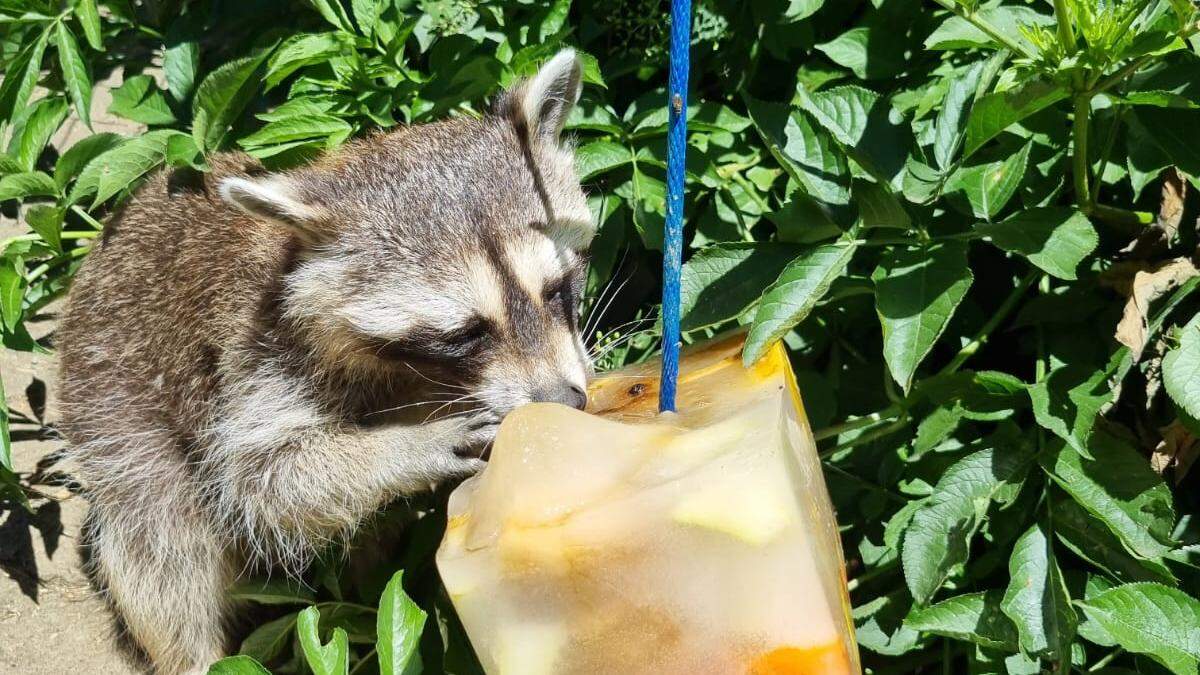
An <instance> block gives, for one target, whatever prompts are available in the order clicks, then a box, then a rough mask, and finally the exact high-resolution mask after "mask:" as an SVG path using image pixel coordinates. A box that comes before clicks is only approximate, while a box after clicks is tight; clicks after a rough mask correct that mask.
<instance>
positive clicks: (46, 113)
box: [9, 97, 67, 171]
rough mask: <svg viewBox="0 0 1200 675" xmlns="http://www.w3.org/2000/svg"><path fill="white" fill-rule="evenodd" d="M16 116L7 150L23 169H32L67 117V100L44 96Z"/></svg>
mask: <svg viewBox="0 0 1200 675" xmlns="http://www.w3.org/2000/svg"><path fill="white" fill-rule="evenodd" d="M26 112H27V114H24V115H21V116H19V117H18V120H17V125H15V127H14V128H13V138H12V141H11V143H10V144H9V152H10V153H11V154H12V155H13V156H14V157H15V158H16V160H17V163H18V164H20V165H21V167H22V168H23V169H24V170H25V171H33V169H34V167H35V166H36V165H37V161H38V158H40V157H41V155H42V150H44V149H45V148H46V145H47V144H48V143H49V142H50V138H51V137H52V136H53V135H54V132H56V131H58V128H59V126H60V125H61V124H62V122H63V120H65V119H66V118H67V102H66V101H64V100H63V99H61V98H57V97H55V98H44V99H42V100H40V101H38V102H37V103H35V104H33V107H32V108H30V109H29V110H28V111H26Z"/></svg>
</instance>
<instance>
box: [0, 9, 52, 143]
mask: <svg viewBox="0 0 1200 675" xmlns="http://www.w3.org/2000/svg"><path fill="white" fill-rule="evenodd" d="M49 41H50V30H49V29H46V30H43V31H42V32H41V33H40V34H39V35H38V37H37V38H36V39H35V40H34V41H33V42H32V43H30V44H29V45H28V46H26V47H25V48H24V49H22V50H21V52H20V53H18V54H17V57H16V58H14V59H13V60H12V61H10V62H9V63H8V65H7V67H6V69H5V73H4V82H3V83H0V121H5V120H11V119H12V118H13V117H15V116H16V115H17V114H18V113H19V112H20V111H21V110H23V109H24V108H25V104H26V103H28V102H29V97H30V96H31V95H33V89H34V87H35V86H37V82H38V76H39V75H40V74H41V72H42V57H43V56H44V55H45V53H46V44H47V43H48V42H49Z"/></svg>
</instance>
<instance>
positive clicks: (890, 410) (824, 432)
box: [813, 405, 900, 441]
mask: <svg viewBox="0 0 1200 675" xmlns="http://www.w3.org/2000/svg"><path fill="white" fill-rule="evenodd" d="M899 414H900V406H898V405H892V406H888V407H887V408H885V409H883V410H880V411H879V412H876V413H871V414H870V415H863V416H862V417H856V418H854V419H852V420H849V421H846V422H843V423H842V424H835V425H833V426H830V427H825V428H823V429H817V430H816V431H814V432H813V439H815V440H818V441H823V440H825V439H826V438H833V437H834V436H841V435H842V434H844V433H846V432H847V431H854V430H855V429H861V428H863V427H869V426H871V425H872V424H875V423H876V422H882V421H884V420H890V419H891V418H893V417H895V416H896V415H899Z"/></svg>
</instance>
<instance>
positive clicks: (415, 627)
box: [375, 571, 426, 675]
mask: <svg viewBox="0 0 1200 675" xmlns="http://www.w3.org/2000/svg"><path fill="white" fill-rule="evenodd" d="M403 576H404V572H403V571H400V572H396V574H395V575H394V576H393V577H392V579H391V581H389V582H388V585H387V587H386V588H384V590H383V595H382V596H381V597H380V598H379V616H378V618H377V621H376V627H375V632H376V634H377V635H378V636H379V638H378V642H377V644H376V649H377V650H378V652H379V672H380V675H403V674H404V673H405V672H407V671H408V670H409V668H410V664H411V663H412V662H413V659H420V655H419V654H418V653H417V642H418V640H419V639H420V637H421V631H422V630H423V629H424V627H425V619H426V614H425V612H424V611H422V610H421V608H420V607H417V604H416V603H414V602H413V601H412V600H411V599H410V598H409V597H408V596H407V595H406V594H405V593H404V586H403V584H402V579H403Z"/></svg>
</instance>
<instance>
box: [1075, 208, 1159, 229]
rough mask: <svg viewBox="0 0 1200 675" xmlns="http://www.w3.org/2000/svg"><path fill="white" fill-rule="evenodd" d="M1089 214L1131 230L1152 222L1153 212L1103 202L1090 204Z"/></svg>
mask: <svg viewBox="0 0 1200 675" xmlns="http://www.w3.org/2000/svg"><path fill="white" fill-rule="evenodd" d="M1089 215H1091V216H1094V217H1096V218H1099V219H1100V220H1103V221H1104V222H1106V223H1109V224H1110V225H1117V226H1120V227H1122V228H1125V229H1128V230H1131V231H1133V230H1140V229H1141V228H1143V227H1145V226H1146V225H1149V224H1150V223H1153V222H1154V214H1152V213H1149V212H1147V211H1129V210H1127V209H1118V208H1116V207H1115V206H1105V205H1104V204H1092V208H1091V211H1090V212H1089Z"/></svg>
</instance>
